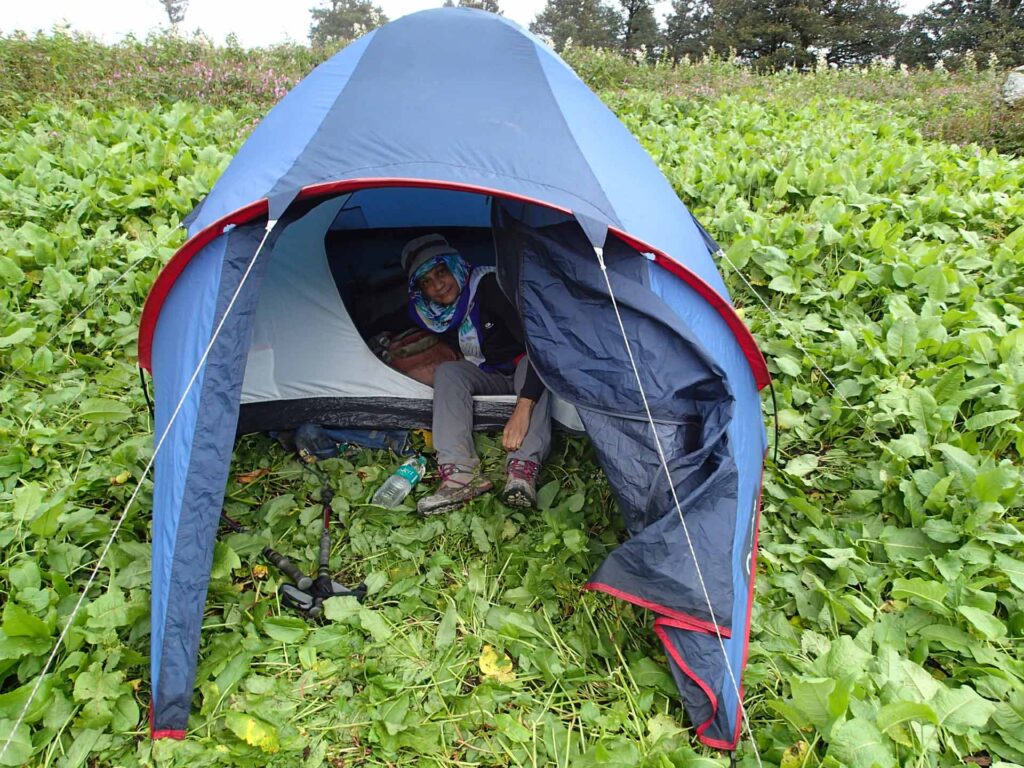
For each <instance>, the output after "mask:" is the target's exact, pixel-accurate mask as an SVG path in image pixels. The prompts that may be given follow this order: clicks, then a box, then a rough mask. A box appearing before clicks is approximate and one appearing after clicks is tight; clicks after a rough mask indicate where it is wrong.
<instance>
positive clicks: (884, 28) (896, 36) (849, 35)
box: [818, 0, 906, 67]
mask: <svg viewBox="0 0 1024 768" xmlns="http://www.w3.org/2000/svg"><path fill="white" fill-rule="evenodd" d="M825 17H826V19H827V21H828V24H827V25H826V30H825V33H824V37H823V39H822V40H821V42H820V43H818V45H819V46H820V47H822V48H828V53H827V54H826V58H827V59H828V61H829V63H831V64H835V65H836V66H839V67H850V66H861V65H864V64H869V63H871V62H872V61H875V60H876V59H878V58H880V57H888V56H893V55H894V54H895V53H896V48H897V46H898V45H899V43H900V39H901V37H902V31H901V30H902V27H903V24H904V22H905V21H906V17H905V16H903V14H901V13H900V11H899V3H898V0H830V1H829V2H828V3H827V5H826V9H825Z"/></svg>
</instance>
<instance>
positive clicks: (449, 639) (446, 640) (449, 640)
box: [434, 603, 459, 649]
mask: <svg viewBox="0 0 1024 768" xmlns="http://www.w3.org/2000/svg"><path fill="white" fill-rule="evenodd" d="M458 618H459V614H458V611H456V610H455V604H454V603H449V604H448V607H447V608H446V609H445V611H444V616H443V617H442V618H441V623H440V624H439V625H438V627H437V634H436V635H435V636H434V647H435V648H439V649H440V648H448V647H449V646H451V645H452V644H453V643H454V642H455V634H456V622H457V621H458Z"/></svg>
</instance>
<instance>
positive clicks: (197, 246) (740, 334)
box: [139, 178, 771, 389]
mask: <svg viewBox="0 0 1024 768" xmlns="http://www.w3.org/2000/svg"><path fill="white" fill-rule="evenodd" d="M382 187H418V188H424V189H448V190H453V191H458V192H476V193H478V194H483V195H493V196H496V197H503V198H507V199H510V200H519V201H522V202H525V203H532V204H534V205H542V206H544V207H546V208H551V209H553V210H556V211H561V212H562V213H564V214H566V215H570V216H571V215H572V211H570V210H568V209H566V208H562V207H561V206H558V205H552V204H551V203H546V202H544V201H543V200H535V199H533V198H530V197H526V196H524V195H516V194H512V193H509V192H506V191H504V190H500V189H492V188H489V187H480V186H476V185H472V184H455V183H452V182H447V181H432V180H424V179H400V178H379V179H348V180H345V181H332V182H325V183H323V184H311V185H310V186H308V187H303V189H302V190H301V191H300V192H299V194H298V195H297V199H299V200H303V199H308V198H311V197H319V196H321V195H328V194H337V193H340V192H347V191H355V190H359V189H376V188H382ZM267 210H268V208H267V200H266V199H263V200H257V201H256V202H253V203H250V204H249V205H246V206H244V207H242V208H239V209H238V210H236V211H234V212H232V213H229V214H228V215H226V216H223V217H221V218H220V219H218V220H217V221H215V222H214V223H213V224H210V225H209V226H208V227H206V228H205V229H202V230H200V231H199V232H197V233H196V234H195V235H193V236H192V237H191V238H189V239H188V241H187V242H186V243H185V244H184V245H183V246H181V248H179V249H178V251H177V253H175V254H174V256H172V257H171V260H170V261H168V262H167V265H166V266H165V267H164V268H163V270H161V272H160V274H159V275H158V276H157V278H156V281H155V282H154V283H153V288H152V289H151V290H150V292H149V296H147V297H146V303H145V305H144V306H143V308H142V319H141V320H140V322H139V366H140V367H142V368H144V369H145V370H147V371H150V372H152V355H153V333H154V331H155V330H156V321H157V319H158V318H159V316H160V308H161V307H162V306H163V303H164V301H165V300H166V298H167V295H168V294H169V293H170V292H171V288H172V287H173V285H174V282H175V281H176V280H177V279H178V276H179V275H180V274H181V273H182V272H183V271H184V269H185V267H186V266H187V265H188V263H189V261H191V259H192V257H193V256H195V255H196V253H198V252H199V251H200V250H201V249H202V248H203V247H204V246H206V245H208V244H209V243H210V242H212V241H213V240H215V239H216V238H218V237H220V235H222V234H224V228H225V227H227V226H229V225H235V226H238V225H241V224H247V223H249V222H250V221H252V220H253V219H255V218H257V217H259V216H266V215H267ZM608 231H609V232H611V233H613V234H614V235H615V236H616V237H618V238H619V239H620V240H622V241H623V242H624V243H626V244H628V245H630V246H632V247H633V248H635V249H636V250H638V251H641V252H648V253H653V254H654V261H655V263H656V264H658V265H659V266H661V267H663V268H665V269H667V270H668V271H669V272H671V273H672V274H674V275H675V276H676V277H679V278H680V279H681V280H683V281H684V282H685V283H686V284H687V285H689V286H690V287H691V288H693V289H694V290H695V291H697V293H699V294H700V295H701V296H702V297H703V298H704V299H705V300H706V301H708V303H710V304H711V306H713V307H714V308H715V309H716V310H718V313H719V314H720V315H722V317H723V318H724V319H725V321H726V323H728V325H729V327H730V328H731V329H732V332H733V334H735V336H736V340H737V341H738V342H739V345H740V348H741V349H742V350H743V354H744V355H745V356H746V358H747V362H748V363H749V364H750V369H751V371H753V374H754V381H755V382H756V383H757V388H758V389H764V387H766V386H767V385H768V383H769V382H770V381H771V375H770V374H769V373H768V366H767V364H766V363H765V359H764V356H763V355H762V354H761V350H760V349H758V346H757V342H756V341H755V340H754V337H753V336H752V335H751V333H750V329H748V328H747V326H746V325H744V323H743V320H742V319H741V318H740V316H739V315H737V314H736V310H735V309H734V308H733V307H732V305H731V304H729V302H727V301H726V300H725V299H724V298H723V297H721V296H719V295H718V293H717V292H716V291H715V290H714V289H713V288H712V287H711V286H710V285H708V284H707V283H706V282H704V281H703V280H702V279H701V278H700V277H698V276H697V275H696V274H694V273H693V272H691V271H690V270H689V269H687V268H686V267H684V266H683V265H682V264H680V263H679V262H677V261H675V260H674V259H672V258H671V257H670V256H668V255H667V254H665V253H662V252H661V251H659V250H657V249H656V248H652V247H651V246H649V245H648V244H647V243H644V242H643V241H642V240H638V239H636V238H635V237H633V236H632V235H629V234H627V233H625V232H623V231H621V230H619V229H615V228H614V227H610V228H609V230H608Z"/></svg>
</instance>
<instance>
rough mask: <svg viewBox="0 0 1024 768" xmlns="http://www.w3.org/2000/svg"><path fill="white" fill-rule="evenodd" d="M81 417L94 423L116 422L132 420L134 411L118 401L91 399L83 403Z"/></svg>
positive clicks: (80, 411) (80, 410)
mask: <svg viewBox="0 0 1024 768" xmlns="http://www.w3.org/2000/svg"><path fill="white" fill-rule="evenodd" d="M79 415H80V416H81V417H82V418H83V419H85V420H86V421H91V422H94V423H107V422H116V421H124V420H126V419H129V418H131V415H132V409H131V408H129V407H128V406H127V405H125V404H124V403H122V402H119V401H117V400H111V399H110V398H104V397H91V398H89V399H87V400H85V401H83V402H82V405H81V407H80V408H79Z"/></svg>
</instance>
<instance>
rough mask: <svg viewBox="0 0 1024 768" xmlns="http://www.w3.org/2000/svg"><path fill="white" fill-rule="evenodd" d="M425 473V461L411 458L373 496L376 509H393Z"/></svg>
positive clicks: (418, 457) (420, 458)
mask: <svg viewBox="0 0 1024 768" xmlns="http://www.w3.org/2000/svg"><path fill="white" fill-rule="evenodd" d="M426 471H427V460H426V459H425V458H423V457H422V456H413V457H412V458H411V459H409V460H407V461H406V462H405V463H404V464H402V466H400V467H399V468H398V469H396V470H395V471H394V474H392V475H391V477H389V478H388V479H387V480H386V481H385V483H384V485H382V486H381V487H380V488H378V489H377V492H376V493H375V494H373V503H374V504H376V505H377V506H378V507H387V508H388V509H394V508H395V507H397V506H398V505H399V504H401V503H402V500H403V499H404V498H405V497H406V496H408V495H409V491H411V490H412V489H413V486H415V485H416V483H418V482H419V481H420V480H421V479H422V478H423V475H424V474H426Z"/></svg>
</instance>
